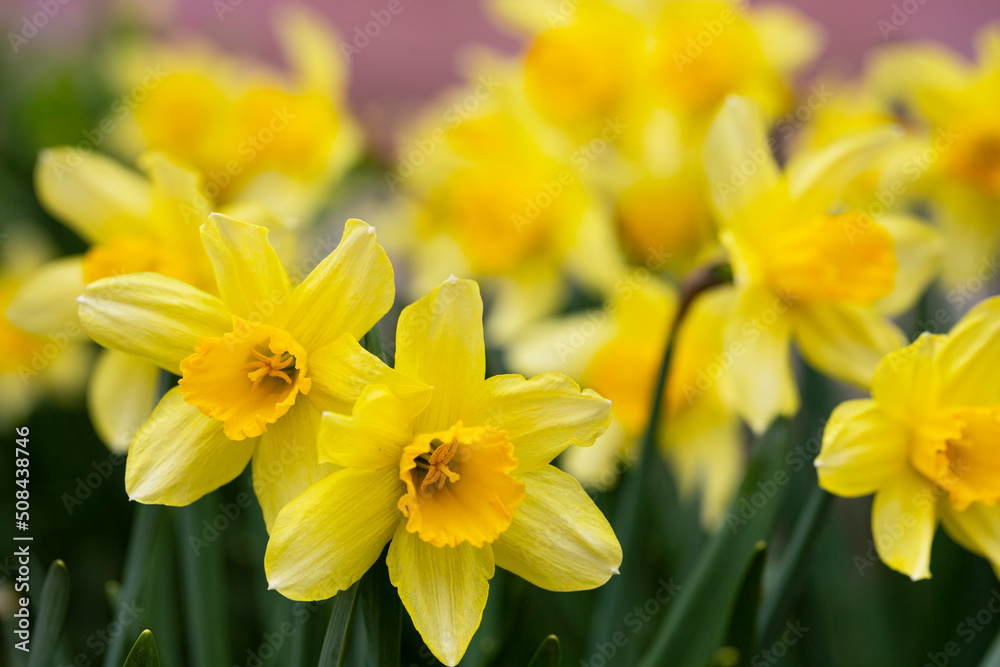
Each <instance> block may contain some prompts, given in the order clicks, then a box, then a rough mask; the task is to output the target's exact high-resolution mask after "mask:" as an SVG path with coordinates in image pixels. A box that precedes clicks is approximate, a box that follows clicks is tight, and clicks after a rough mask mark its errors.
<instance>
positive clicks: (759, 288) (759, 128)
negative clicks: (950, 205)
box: [705, 97, 936, 432]
mask: <svg viewBox="0 0 1000 667" xmlns="http://www.w3.org/2000/svg"><path fill="white" fill-rule="evenodd" d="M895 136H896V134H895V133H894V132H892V131H890V130H876V131H872V132H870V133H866V134H858V135H856V136H853V137H848V138H846V139H844V140H842V141H840V142H837V143H835V144H833V145H831V146H829V147H827V148H826V149H824V150H822V151H819V152H817V153H814V154H808V153H806V154H799V155H795V156H793V157H792V159H791V160H790V161H789V163H788V165H787V168H786V169H785V171H784V173H781V172H779V169H778V167H777V165H776V163H775V161H774V158H773V157H772V155H771V150H770V145H769V142H768V139H767V136H766V134H765V127H764V121H763V117H762V115H761V113H760V112H759V110H758V109H757V108H756V107H755V106H754V105H753V104H752V103H751V102H749V101H747V100H744V99H742V98H738V97H732V98H730V99H729V100H727V102H726V104H725V105H724V106H723V109H722V110H721V111H720V112H719V115H718V116H717V117H716V119H715V121H714V122H713V124H712V127H711V129H710V130H709V133H708V136H707V139H706V144H705V168H706V172H707V176H708V180H709V185H710V187H711V190H712V200H713V203H714V205H715V208H716V211H717V214H718V216H719V219H720V221H721V225H722V227H723V231H722V241H723V244H724V246H725V247H726V249H727V251H728V252H729V254H730V261H731V262H732V265H733V273H734V286H733V287H732V288H731V289H732V290H733V291H734V292H735V298H734V301H733V306H732V313H731V317H730V318H729V321H728V322H727V325H726V327H725V332H724V348H725V350H724V351H725V352H727V353H728V354H729V356H730V357H731V359H732V361H731V364H730V366H731V367H730V369H729V373H730V378H731V382H730V383H728V385H729V386H730V388H731V390H730V391H729V392H728V393H729V394H731V395H730V396H729V397H728V399H727V400H729V401H730V402H731V404H732V405H733V406H734V407H735V408H736V410H737V412H739V414H740V416H742V417H743V418H744V419H745V420H746V421H747V422H748V423H749V424H750V426H751V427H752V428H753V429H754V430H755V431H758V432H760V431H762V430H763V429H764V428H766V427H767V425H768V424H769V423H770V422H771V420H772V419H773V418H774V417H776V416H778V415H790V414H793V413H794V412H795V411H796V410H797V409H798V400H799V399H798V393H797V391H796V387H795V382H794V377H793V374H792V367H791V358H790V354H789V352H790V347H791V342H792V341H793V340H794V341H795V342H797V343H798V346H799V349H800V350H801V352H802V355H803V356H804V357H805V359H806V361H808V362H809V363H810V364H811V365H813V366H815V367H816V368H818V369H819V370H821V371H823V372H824V373H827V374H828V375H831V376H832V377H835V378H838V379H842V380H846V381H849V382H853V383H855V384H858V385H861V386H865V385H866V384H867V383H868V381H869V380H870V379H871V376H872V373H873V372H874V369H875V365H876V364H877V363H878V361H879V359H881V358H882V357H883V356H884V355H885V354H887V353H888V352H890V351H892V350H894V349H896V348H898V347H901V346H902V345H904V344H905V342H906V340H905V338H904V336H903V334H902V332H901V331H900V330H899V329H898V328H897V327H896V326H895V325H894V324H893V323H892V322H891V321H890V320H889V318H888V317H887V315H889V314H893V313H897V312H900V311H902V310H904V309H905V308H907V307H909V306H910V305H911V304H912V303H913V302H914V301H915V299H916V298H917V297H918V296H919V295H920V293H921V291H922V290H923V288H924V287H925V286H926V285H927V284H928V282H929V281H930V280H932V279H933V277H934V275H935V271H936V262H935V261H934V258H933V256H932V255H929V254H928V252H927V248H933V247H934V244H935V243H936V235H935V234H934V233H933V231H932V230H931V229H929V228H928V227H927V226H926V225H923V224H921V223H919V222H917V221H915V220H912V219H909V218H906V217H904V216H900V215H881V216H878V217H877V218H873V217H872V216H871V215H869V214H868V213H867V212H866V211H863V210H859V209H850V208H846V207H844V205H843V203H842V201H841V194H842V192H843V190H844V188H845V187H846V186H847V185H848V184H850V183H851V182H852V181H853V180H854V179H855V178H856V177H857V175H858V174H859V173H861V172H862V171H863V170H864V169H865V168H866V164H867V162H868V161H869V160H870V159H871V158H872V156H874V155H877V154H878V152H879V151H880V150H882V149H883V148H884V146H886V145H887V144H890V143H891V142H892V140H893V139H894V137H895Z"/></svg>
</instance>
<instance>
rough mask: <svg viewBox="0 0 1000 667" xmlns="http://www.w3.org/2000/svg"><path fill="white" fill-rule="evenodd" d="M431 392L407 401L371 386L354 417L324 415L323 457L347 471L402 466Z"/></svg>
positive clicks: (321, 440) (362, 395)
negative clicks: (418, 417)
mask: <svg viewBox="0 0 1000 667" xmlns="http://www.w3.org/2000/svg"><path fill="white" fill-rule="evenodd" d="M429 400H430V391H426V392H423V393H422V394H419V395H418V396H416V397H415V398H414V399H413V400H409V401H407V400H404V399H403V398H401V397H400V396H399V395H398V394H396V393H395V392H394V391H392V389H391V388H389V387H387V386H386V385H370V386H369V387H368V388H367V389H366V390H365V391H364V393H363V394H361V398H359V399H358V401H357V403H355V404H354V412H353V414H352V415H350V416H347V415H342V414H337V413H335V412H325V413H323V423H322V426H321V427H320V431H319V443H318V445H317V446H318V449H319V458H320V460H321V461H329V462H331V463H335V464H337V465H340V466H344V467H345V468H380V467H382V466H398V465H399V457H400V456H401V455H402V453H403V447H405V446H406V445H408V444H410V442H411V441H412V440H413V419H414V417H415V416H416V415H417V414H418V413H419V412H420V411H421V410H423V409H424V408H425V407H426V406H427V402H428V401H429Z"/></svg>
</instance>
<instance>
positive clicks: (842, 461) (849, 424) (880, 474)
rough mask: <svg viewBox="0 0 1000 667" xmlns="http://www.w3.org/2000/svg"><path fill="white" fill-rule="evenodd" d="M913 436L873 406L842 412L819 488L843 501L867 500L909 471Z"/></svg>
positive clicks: (834, 420) (827, 442)
mask: <svg viewBox="0 0 1000 667" xmlns="http://www.w3.org/2000/svg"><path fill="white" fill-rule="evenodd" d="M909 437H910V434H909V430H908V429H907V427H906V426H905V425H904V424H902V423H900V422H897V421H895V420H894V419H892V417H890V416H889V415H888V414H886V412H885V411H884V410H883V409H882V408H881V407H880V406H879V404H878V403H876V402H875V401H872V400H854V401H845V402H844V403H841V404H840V405H838V406H837V408H836V409H835V410H834V411H833V414H832V415H831V416H830V421H828V422H827V424H826V429H825V430H824V431H823V448H822V449H821V450H820V453H819V456H817V457H816V473H817V474H818V475H819V485H820V486H821V487H823V488H824V489H826V490H827V491H829V492H830V493H835V494H837V495H838V496H845V497H853V496H866V495H868V494H870V493H875V492H876V491H877V490H878V489H879V488H881V487H882V486H884V485H886V484H890V483H891V482H892V481H893V480H894V479H895V478H896V477H897V476H899V475H900V474H903V473H906V472H907V471H908V468H907V465H908V464H907V461H908V457H909Z"/></svg>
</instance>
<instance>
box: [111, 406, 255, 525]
mask: <svg viewBox="0 0 1000 667" xmlns="http://www.w3.org/2000/svg"><path fill="white" fill-rule="evenodd" d="M252 454H253V440H244V441H243V442H234V441H232V440H230V439H229V438H227V437H226V436H225V434H224V433H223V432H222V422H220V421H216V420H215V419H212V418H211V417H206V416H205V415H203V414H201V411H200V410H198V408H196V407H194V406H193V405H188V404H187V403H185V402H184V397H183V396H181V392H180V390H179V389H177V388H176V387H175V388H173V389H171V390H170V391H168V392H167V394H166V395H165V396H164V397H163V398H162V399H161V400H160V404H159V405H157V406H156V409H155V410H154V411H153V415H152V416H151V417H150V418H149V421H147V422H146V423H145V424H144V425H143V427H142V428H141V429H139V432H138V433H137V434H136V436H135V439H134V440H133V441H132V445H131V446H130V447H129V451H128V461H127V463H126V466H125V490H126V491H127V492H128V495H129V498H130V499H132V500H136V501H138V502H140V503H146V504H159V505H175V506H180V505H189V504H191V503H193V502H194V501H196V500H198V499H199V498H201V497H202V496H203V495H205V494H206V493H209V492H210V491H214V490H215V489H217V488H219V487H220V486H222V485H223V484H226V483H228V482H230V481H232V480H233V479H235V478H236V477H237V476H238V475H239V474H240V473H241V472H243V469H244V468H246V465H247V463H248V462H249V461H250V456H251V455H252Z"/></svg>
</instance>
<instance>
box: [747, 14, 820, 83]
mask: <svg viewBox="0 0 1000 667" xmlns="http://www.w3.org/2000/svg"><path fill="white" fill-rule="evenodd" d="M747 20H748V21H749V22H750V24H751V25H752V26H753V29H754V31H755V32H756V33H757V39H758V41H759V42H760V48H761V50H762V51H763V52H764V57H765V58H766V59H767V61H768V62H769V63H770V65H771V67H773V68H774V69H775V70H776V71H778V72H782V73H784V74H792V73H794V72H796V71H798V70H799V69H801V68H802V67H804V66H806V65H808V64H809V63H810V62H812V61H813V60H814V59H815V58H816V56H817V55H819V53H820V51H822V50H823V43H824V42H825V41H826V39H825V38H826V36H825V35H824V34H823V29H822V27H821V26H820V25H819V24H817V23H814V22H813V21H810V20H809V19H808V18H806V17H805V16H804V15H803V14H801V13H800V12H798V11H797V10H795V9H792V8H791V7H784V6H781V5H769V6H763V7H754V8H753V11H751V12H747Z"/></svg>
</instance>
